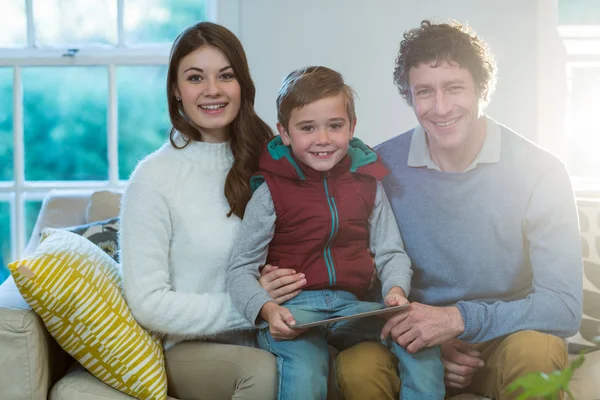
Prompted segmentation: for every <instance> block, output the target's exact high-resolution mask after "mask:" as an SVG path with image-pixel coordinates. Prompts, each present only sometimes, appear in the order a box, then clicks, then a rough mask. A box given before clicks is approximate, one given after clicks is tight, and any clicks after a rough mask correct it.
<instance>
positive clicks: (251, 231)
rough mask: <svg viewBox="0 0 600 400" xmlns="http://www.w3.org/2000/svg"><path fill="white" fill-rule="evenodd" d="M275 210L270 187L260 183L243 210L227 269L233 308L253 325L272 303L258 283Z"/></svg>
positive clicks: (271, 236)
mask: <svg viewBox="0 0 600 400" xmlns="http://www.w3.org/2000/svg"><path fill="white" fill-rule="evenodd" d="M275 220H276V214H275V206H274V205H273V199H272V197H271V192H270V191H269V186H268V185H267V184H266V183H263V184H262V185H261V186H260V187H259V188H258V189H256V191H255V192H254V194H253V195H252V198H251V199H250V201H249V202H248V205H247V206H246V212H245V213H244V219H243V220H242V226H241V228H240V231H239V233H238V236H237V240H236V245H235V246H234V247H233V250H232V252H231V257H230V259H229V266H228V268H227V291H228V292H229V295H230V296H231V299H232V300H233V303H234V305H235V306H236V308H237V309H238V310H239V311H240V312H241V313H242V315H244V316H245V317H246V319H248V321H251V322H254V323H255V322H256V319H257V317H258V314H259V312H260V309H261V308H262V306H263V305H264V304H265V303H267V302H269V301H274V300H273V299H272V298H271V297H270V296H269V294H268V293H267V291H266V290H264V289H263V288H262V287H261V286H260V284H259V282H258V279H259V278H260V272H259V269H260V268H261V267H262V266H263V265H264V264H265V261H266V260H267V253H268V249H269V243H270V242H271V239H273V235H274V232H275Z"/></svg>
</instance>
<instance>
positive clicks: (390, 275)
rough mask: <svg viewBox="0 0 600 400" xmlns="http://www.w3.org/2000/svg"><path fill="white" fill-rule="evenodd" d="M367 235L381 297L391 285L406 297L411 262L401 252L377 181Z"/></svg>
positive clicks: (396, 231) (400, 242)
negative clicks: (379, 282) (368, 235)
mask: <svg viewBox="0 0 600 400" xmlns="http://www.w3.org/2000/svg"><path fill="white" fill-rule="evenodd" d="M369 234H370V238H369V244H370V247H371V251H372V252H373V254H374V256H375V267H376V269H377V276H378V277H379V280H380V281H381V291H382V295H383V297H385V296H386V295H387V294H388V292H389V291H390V289H391V288H392V287H393V286H399V287H401V288H402V290H404V293H405V294H406V297H408V294H409V293H410V280H411V278H412V274H413V271H412V269H411V261H410V258H408V255H407V254H406V251H404V243H403V242H402V237H401V236H400V230H399V229H398V225H397V223H396V218H394V214H393V212H392V207H391V206H390V203H389V201H388V198H387V196H386V194H385V191H384V190H383V185H382V184H381V182H377V194H376V196H375V205H374V207H373V212H372V213H371V216H370V217H369Z"/></svg>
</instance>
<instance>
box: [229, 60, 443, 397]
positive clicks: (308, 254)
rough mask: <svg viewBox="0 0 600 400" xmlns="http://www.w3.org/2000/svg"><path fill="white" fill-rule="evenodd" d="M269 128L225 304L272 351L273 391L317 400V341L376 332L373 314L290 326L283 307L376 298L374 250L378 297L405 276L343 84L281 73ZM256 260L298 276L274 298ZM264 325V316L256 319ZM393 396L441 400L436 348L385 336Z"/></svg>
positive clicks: (355, 305) (311, 313) (373, 162)
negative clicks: (288, 295)
mask: <svg viewBox="0 0 600 400" xmlns="http://www.w3.org/2000/svg"><path fill="white" fill-rule="evenodd" d="M277 111H278V113H277V114H278V121H279V122H278V124H277V129H278V131H279V133H280V136H279V137H277V138H275V139H273V140H272V141H271V142H269V143H268V144H267V146H266V149H265V151H264V152H263V154H262V157H261V160H260V165H259V172H258V173H257V174H256V175H255V176H254V177H253V180H252V184H253V186H254V187H256V191H255V192H254V194H253V197H252V199H251V200H250V202H249V203H248V206H247V208H246V212H245V215H244V220H243V223H242V228H241V230H240V233H239V236H238V238H239V243H238V245H237V246H236V247H235V248H234V250H233V252H232V255H231V259H230V263H229V268H228V274H227V285H228V290H229V293H230V295H231V297H232V299H233V302H234V304H235V305H236V307H237V308H238V309H239V311H240V312H242V314H243V315H245V316H246V318H248V319H249V320H250V321H255V322H257V324H258V325H259V327H260V328H261V329H260V331H259V334H258V340H259V344H260V347H261V348H263V349H265V350H268V351H270V352H271V353H273V354H274V355H275V356H276V357H277V360H278V363H277V365H278V371H279V397H278V398H279V399H300V398H301V399H304V398H311V399H325V398H326V396H327V376H328V373H329V371H328V367H329V362H328V361H329V353H328V344H331V345H333V346H334V347H336V348H338V349H340V350H341V349H344V348H347V347H349V346H351V345H353V344H355V343H358V342H360V341H364V340H374V341H375V340H379V336H380V332H381V328H382V327H383V324H384V322H385V321H384V320H383V319H380V318H376V317H371V318H363V319H358V320H351V321H342V322H337V323H330V324H327V325H324V326H320V327H316V328H311V329H309V330H298V329H292V328H290V326H293V325H294V324H295V323H296V321H295V319H294V315H296V317H297V318H298V316H301V317H305V318H307V320H319V319H325V318H333V317H339V316H345V315H350V314H355V313H358V312H362V311H370V310H373V309H377V308H380V307H381V305H379V304H377V303H369V302H365V301H361V300H362V298H363V296H364V294H365V292H366V291H367V289H368V287H369V283H370V280H371V276H372V273H373V260H374V261H375V265H376V270H377V275H378V277H379V279H380V280H381V282H382V295H383V296H384V302H385V304H386V305H388V306H394V305H401V304H405V303H407V300H406V296H407V295H408V293H409V289H410V280H411V276H412V270H411V261H410V259H409V258H408V256H407V255H406V253H405V251H404V247H403V243H402V239H401V237H400V234H399V231H398V227H397V225H396V223H395V220H394V217H393V214H392V212H391V208H390V205H389V203H388V201H387V198H386V197H385V193H384V191H383V189H382V185H381V182H380V180H381V179H382V178H383V177H384V176H385V175H386V174H387V170H386V169H385V168H384V167H383V165H382V164H381V163H380V161H379V159H378V156H377V154H376V153H375V152H374V151H373V150H372V149H370V148H369V147H368V146H366V145H364V144H363V143H362V142H361V141H360V140H359V139H357V138H354V129H355V126H356V115H355V111H354V93H353V91H352V89H351V88H350V87H349V86H347V85H346V84H345V83H344V80H343V78H342V76H341V75H340V74H339V73H337V72H335V71H333V70H331V69H329V68H326V67H307V68H304V69H301V70H297V71H294V72H292V73H291V74H289V75H288V76H287V78H286V79H285V80H284V82H283V85H282V87H281V89H280V91H279V95H278V97H277ZM265 263H269V264H271V265H278V266H280V267H283V268H293V269H295V270H296V271H298V272H300V273H302V274H304V277H305V279H306V285H304V286H303V290H302V292H301V293H300V294H299V295H297V296H296V297H294V298H292V299H290V300H288V301H287V302H286V303H284V305H283V306H282V305H278V304H277V303H276V302H275V301H274V300H273V299H272V298H271V297H269V295H268V294H267V292H266V291H265V290H264V289H262V288H261V286H260V285H259V284H258V278H259V269H260V267H261V266H262V265H264V264H265ZM267 324H268V326H267ZM384 344H386V345H388V346H390V348H391V350H392V352H393V353H394V354H396V356H397V357H398V359H399V370H400V374H401V377H402V389H401V396H402V398H403V399H405V400H411V399H443V397H444V385H443V366H442V364H441V360H440V353H439V349H438V348H430V349H426V350H425V351H422V352H419V353H416V354H408V353H407V352H406V351H404V349H403V348H402V347H400V346H399V345H398V344H396V343H393V342H392V341H387V342H385V343H384Z"/></svg>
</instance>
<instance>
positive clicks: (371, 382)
mask: <svg viewBox="0 0 600 400" xmlns="http://www.w3.org/2000/svg"><path fill="white" fill-rule="evenodd" d="M495 74H496V67H495V62H494V60H493V58H492V56H491V55H490V54H489V52H488V48H487V45H486V44H485V43H484V42H483V41H482V40H481V39H480V38H479V37H478V36H477V35H476V34H475V33H474V32H471V31H469V30H468V29H467V28H466V27H464V26H462V25H460V24H458V23H451V24H432V23H430V22H429V21H423V22H422V23H421V25H420V27H419V28H417V29H412V30H409V31H407V32H406V33H405V35H404V40H403V41H402V44H401V46H400V52H399V55H398V58H397V59H396V68H395V71H394V80H395V83H396V85H397V86H398V88H399V91H400V93H401V95H402V96H403V97H404V98H405V99H406V101H407V102H408V104H409V105H410V106H411V107H412V108H413V110H414V112H415V115H416V116H417V119H418V121H419V124H420V126H418V127H416V128H415V129H413V130H411V131H409V132H406V133H405V134H402V135H400V136H397V137H395V138H393V139H391V140H389V141H387V142H385V143H383V144H381V145H380V146H378V147H377V148H376V150H377V151H378V153H379V155H380V156H381V158H382V160H383V161H384V163H385V164H386V165H387V167H388V168H389V169H390V170H391V174H390V176H388V177H387V178H386V179H385V180H384V187H385V189H386V193H387V195H388V197H389V199H390V202H391V204H392V208H393V211H394V215H395V217H396V220H397V222H398V225H399V227H400V231H401V234H402V238H403V240H404V243H405V247H406V251H407V253H408V255H409V256H410V258H411V259H412V262H413V268H414V275H413V281H412V291H411V294H410V297H409V300H410V301H411V306H410V307H409V308H408V309H407V310H406V312H401V313H399V314H396V315H395V316H393V317H391V318H389V319H388V321H387V323H386V325H385V326H384V328H383V331H382V336H387V335H391V336H392V337H393V339H394V340H396V341H397V342H398V343H399V344H400V345H401V346H404V347H405V348H406V349H407V351H408V352H417V351H418V350H419V349H421V348H425V347H430V346H435V345H441V347H442V357H443V362H444V367H445V376H444V378H445V384H446V386H447V387H448V389H449V392H450V393H451V394H453V393H455V392H456V393H459V392H472V393H476V394H480V395H484V396H487V397H493V398H495V399H509V398H513V397H514V396H513V395H509V394H507V391H506V389H507V386H508V385H509V384H510V383H511V382H513V381H514V380H515V379H516V378H517V377H519V376H522V375H524V374H527V373H529V372H532V371H542V372H551V371H553V370H556V369H560V368H563V367H564V366H565V365H566V363H567V354H566V349H565V343H564V340H563V338H565V337H569V336H571V335H573V334H575V333H576V332H577V330H578V328H579V324H580V321H581V316H582V281H581V279H582V266H581V264H582V261H581V247H580V241H579V229H578V221H577V213H576V207H575V201H574V196H573V190H572V187H571V183H570V179H569V176H568V174H567V171H566V169H565V167H564V165H563V164H562V163H561V162H560V161H559V160H558V159H557V158H556V157H554V156H553V155H551V154H550V153H548V152H547V151H545V150H543V149H541V148H539V147H537V146H536V145H535V144H533V143H531V142H530V141H528V140H527V139H525V138H523V137H522V136H519V135H518V134H516V133H514V132H512V131H511V130H509V129H508V128H506V127H504V126H502V125H500V124H498V123H496V122H495V121H494V120H492V119H491V118H489V117H487V116H486V115H485V114H484V113H483V109H484V107H485V105H486V104H487V102H488V101H489V100H490V97H491V95H492V92H493V90H494V83H495ZM369 364H371V366H369ZM393 365H394V363H393V361H390V356H389V355H388V354H387V353H386V352H385V351H384V350H383V348H381V347H378V346H377V345H375V344H361V345H358V346H355V347H354V348H352V349H349V350H346V351H345V352H342V354H340V357H339V359H338V362H337V367H338V374H337V376H338V381H339V383H340V386H341V389H342V392H343V393H344V395H345V397H346V398H347V399H351V398H357V399H358V398H363V399H367V398H394V397H396V396H397V394H396V393H397V387H398V386H399V382H398V381H397V379H395V371H393V368H391V367H390V366H393ZM365 375H366V376H365ZM396 398H397V397H396Z"/></svg>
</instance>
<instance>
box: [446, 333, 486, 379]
mask: <svg viewBox="0 0 600 400" xmlns="http://www.w3.org/2000/svg"><path fill="white" fill-rule="evenodd" d="M441 348H442V363H443V364H444V384H445V385H446V386H448V387H453V388H459V389H462V388H464V387H467V386H468V385H469V384H470V383H471V381H472V380H473V377H474V376H475V373H476V372H477V371H478V370H479V369H480V368H482V367H483V366H484V365H485V364H484V362H483V360H482V359H481V358H480V357H481V353H479V352H478V351H477V350H475V348H474V347H473V346H472V345H470V344H469V343H466V342H463V341H461V340H458V339H450V340H448V341H447V342H444V343H442V346H441Z"/></svg>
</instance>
